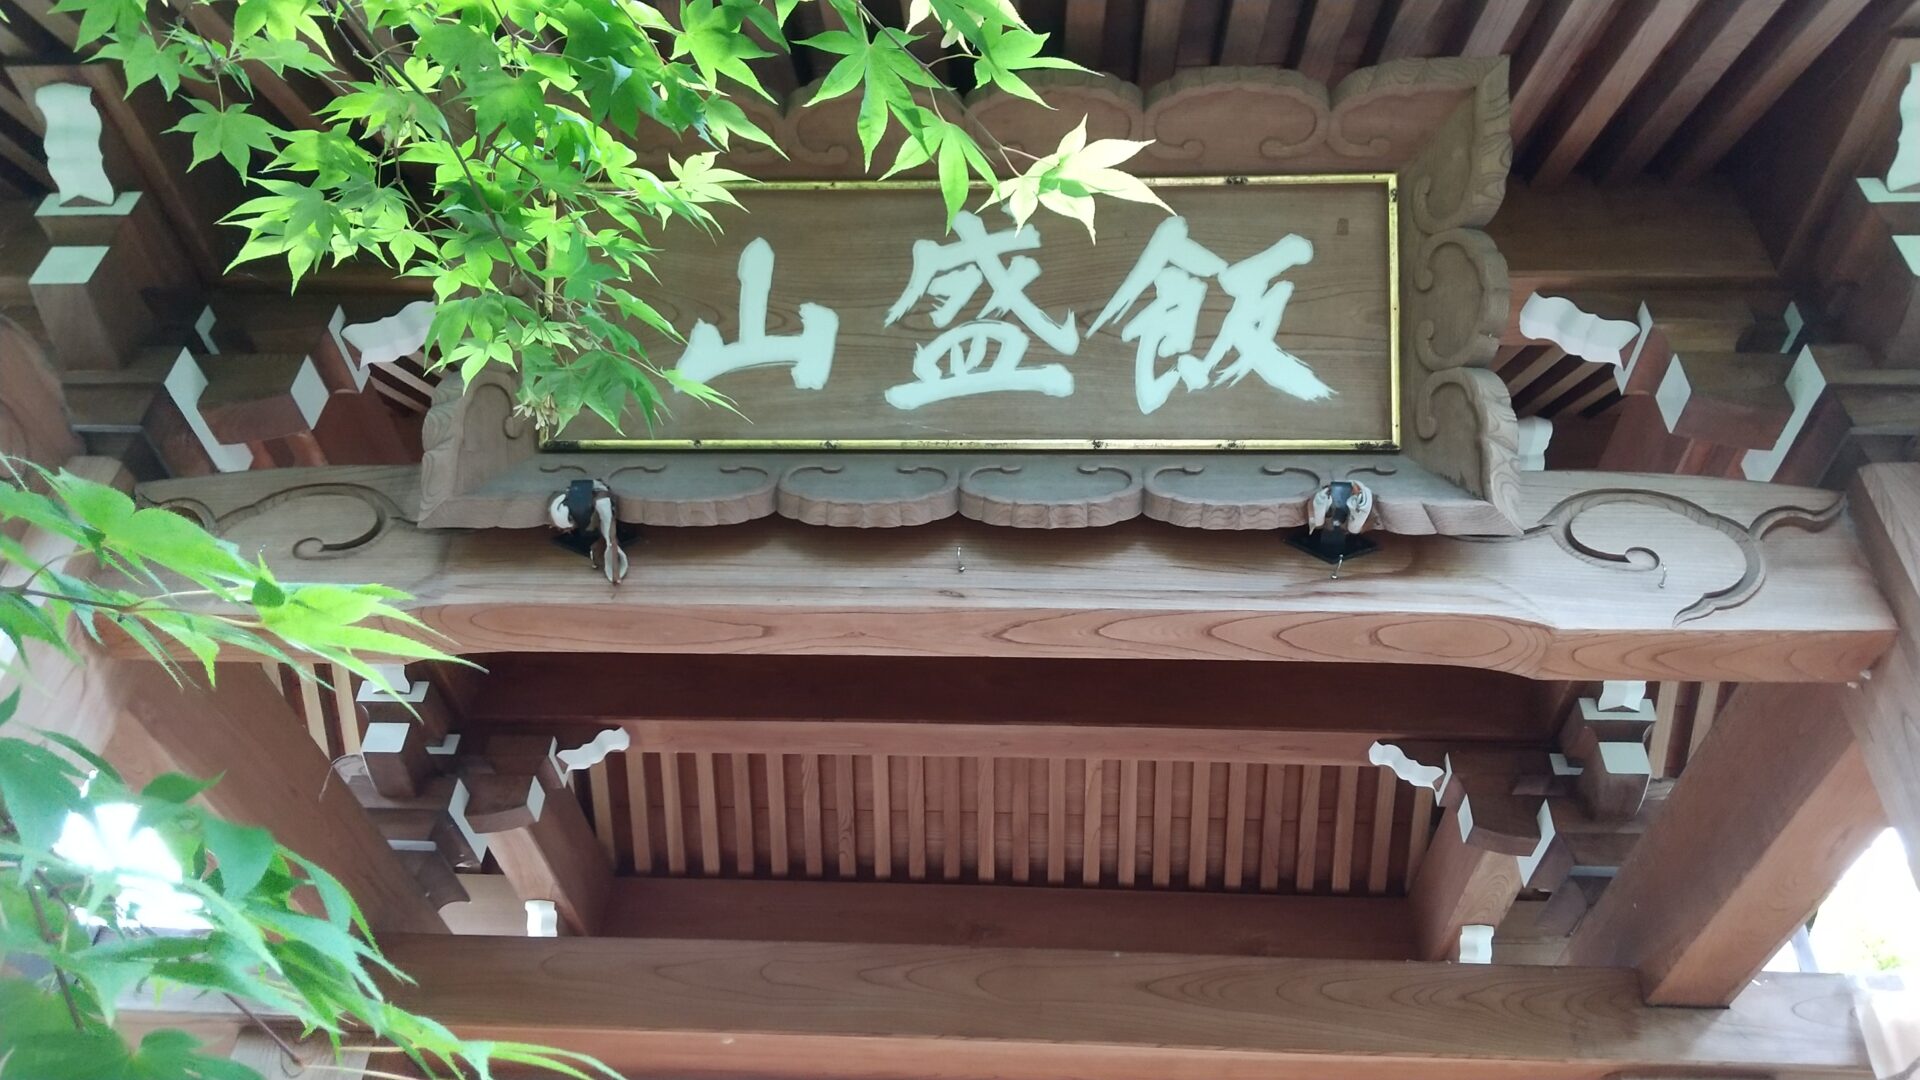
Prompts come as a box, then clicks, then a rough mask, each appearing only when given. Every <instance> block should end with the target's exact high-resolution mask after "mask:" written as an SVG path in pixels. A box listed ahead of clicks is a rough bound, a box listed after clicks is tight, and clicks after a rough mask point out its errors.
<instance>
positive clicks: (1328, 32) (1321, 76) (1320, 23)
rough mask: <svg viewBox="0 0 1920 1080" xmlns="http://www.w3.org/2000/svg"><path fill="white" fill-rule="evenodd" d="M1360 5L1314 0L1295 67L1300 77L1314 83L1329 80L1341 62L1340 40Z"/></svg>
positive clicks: (1351, 2) (1344, 1)
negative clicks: (1298, 59) (1302, 76)
mask: <svg viewBox="0 0 1920 1080" xmlns="http://www.w3.org/2000/svg"><path fill="white" fill-rule="evenodd" d="M1359 6H1360V5H1359V4H1357V3H1354V2H1353V0H1313V7H1312V10H1310V11H1309V12H1308V13H1307V32H1306V37H1305V39H1304V40H1303V41H1301V43H1300V62H1299V63H1298V64H1296V65H1294V66H1295V67H1296V68H1298V69H1299V71H1300V73H1301V74H1302V75H1305V76H1306V77H1307V78H1309V79H1312V80H1313V81H1314V82H1317V83H1323V84H1324V83H1328V82H1331V81H1332V78H1333V74H1334V68H1335V66H1336V65H1337V64H1338V63H1339V61H1340V56H1339V53H1340V40H1341V39H1342V38H1344V37H1345V36H1346V33H1347V23H1348V22H1349V21H1350V20H1352V18H1353V15H1354V10H1355V9H1356V8H1358V7H1359Z"/></svg>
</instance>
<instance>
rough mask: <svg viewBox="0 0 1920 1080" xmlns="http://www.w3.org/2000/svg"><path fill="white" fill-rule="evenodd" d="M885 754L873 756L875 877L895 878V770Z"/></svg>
mask: <svg viewBox="0 0 1920 1080" xmlns="http://www.w3.org/2000/svg"><path fill="white" fill-rule="evenodd" d="M888 760H889V759H888V757H887V755H885V754H875V755H873V876H874V878H875V879H877V880H879V881H886V880H888V879H890V878H892V877H893V770H892V769H891V768H889V767H888V764H887V762H888Z"/></svg>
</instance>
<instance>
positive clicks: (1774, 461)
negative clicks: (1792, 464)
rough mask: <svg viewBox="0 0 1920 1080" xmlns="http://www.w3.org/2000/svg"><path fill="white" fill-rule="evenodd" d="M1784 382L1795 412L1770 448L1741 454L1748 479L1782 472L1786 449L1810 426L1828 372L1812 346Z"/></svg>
mask: <svg viewBox="0 0 1920 1080" xmlns="http://www.w3.org/2000/svg"><path fill="white" fill-rule="evenodd" d="M1785 385H1786V388H1787V400H1788V401H1791V402H1793V412H1791V413H1789V414H1788V415H1787V426H1786V427H1784V428H1781V429H1780V437H1779V438H1778V439H1775V440H1774V442H1773V446H1772V447H1771V448H1769V449H1766V450H1748V451H1747V452H1746V453H1744V454H1742V455H1740V474H1741V475H1742V476H1745V477H1746V478H1747V479H1749V480H1758V481H1761V482H1763V483H1764V482H1766V481H1770V480H1772V479H1773V478H1774V476H1775V474H1777V473H1779V471H1780V465H1781V464H1782V463H1783V462H1785V461H1786V460H1787V451H1789V450H1792V449H1793V444H1794V442H1795V441H1796V440H1798V439H1799V438H1800V432H1801V431H1802V430H1803V429H1804V428H1805V427H1806V426H1807V417H1808V416H1810V415H1812V414H1813V407H1814V405H1815V404H1816V403H1818V402H1819V400H1820V394H1821V392H1822V391H1824V390H1825V389H1826V388H1827V376H1826V373H1825V372H1823V371H1821V370H1820V364H1819V362H1818V361H1816V360H1815V359H1814V358H1813V350H1812V349H1811V348H1803V349H1801V350H1800V356H1799V358H1798V359H1796V360H1794V362H1793V367H1792V368H1790V369H1788V371H1787V379H1786V383H1785Z"/></svg>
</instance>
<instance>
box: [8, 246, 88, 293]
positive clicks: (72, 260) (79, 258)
mask: <svg viewBox="0 0 1920 1080" xmlns="http://www.w3.org/2000/svg"><path fill="white" fill-rule="evenodd" d="M106 258H107V248H106V247H105V246H104V245H98V244H59V245H56V246H54V247H50V248H48V249H47V253H46V254H45V255H44V256H42V257H41V259H40V265H39V266H36V267H34V268H33V274H32V275H31V276H29V277H28V278H27V284H28V285H30V286H31V285H85V284H86V283H87V282H89V281H92V280H93V275H95V274H97V273H99V272H100V264H101V263H103V262H105V261H106Z"/></svg>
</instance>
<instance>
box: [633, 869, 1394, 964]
mask: <svg viewBox="0 0 1920 1080" xmlns="http://www.w3.org/2000/svg"><path fill="white" fill-rule="evenodd" d="M601 932H602V933H603V934H605V935H606V936H607V937H642V938H676V939H677V938H720V939H726V940H730V941H736V940H738V941H748V940H750V941H836V942H847V943H864V944H870V945H983V946H993V947H1002V946H1004V947H1010V948H1050V949H1092V950H1095V951H1099V952H1113V951H1116V950H1117V951H1126V952H1162V953H1198V954H1205V955H1222V956H1292V957H1303V958H1315V957H1323V958H1328V959H1336V958H1344V959H1350V960H1410V959H1414V958H1415V955H1414V943H1413V933H1412V923H1411V921H1410V920H1409V919H1408V917H1407V902H1406V901H1405V900H1404V899H1402V898H1399V897H1338V898H1335V897H1324V896H1262V895H1258V894H1254V893H1245V894H1234V893H1218V892H1215V893H1206V892H1156V891H1141V890H1136V889H1035V888H1020V887H1017V886H1013V885H972V884H967V885H948V884H932V883H928V884H911V883H906V882H901V883H897V884H888V885H876V884H871V883H866V882H841V881H730V880H719V881H714V880H702V879H697V878H646V879H641V878H626V879H622V880H620V881H617V882H615V883H614V887H613V892H612V894H611V897H610V899H609V901H608V904H607V917H606V921H605V924H604V926H603V928H602V930H601Z"/></svg>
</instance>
